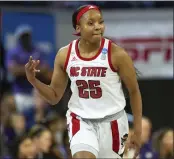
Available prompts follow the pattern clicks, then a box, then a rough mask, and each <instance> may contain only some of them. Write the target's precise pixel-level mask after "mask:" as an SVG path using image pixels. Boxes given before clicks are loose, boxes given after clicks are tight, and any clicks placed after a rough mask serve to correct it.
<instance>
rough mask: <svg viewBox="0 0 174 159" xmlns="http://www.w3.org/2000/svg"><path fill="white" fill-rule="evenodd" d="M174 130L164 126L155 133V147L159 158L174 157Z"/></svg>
mask: <svg viewBox="0 0 174 159" xmlns="http://www.w3.org/2000/svg"><path fill="white" fill-rule="evenodd" d="M173 136H174V131H173V129H171V128H163V129H161V130H159V131H157V132H155V133H154V135H153V147H154V149H155V151H156V152H157V153H158V159H161V158H165V159H173V158H174V152H173V148H174V147H173V146H174V144H173V142H174V137H173Z"/></svg>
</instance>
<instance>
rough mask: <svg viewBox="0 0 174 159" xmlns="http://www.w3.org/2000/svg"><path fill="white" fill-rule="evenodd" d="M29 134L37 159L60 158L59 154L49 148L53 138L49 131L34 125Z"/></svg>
mask: <svg viewBox="0 0 174 159" xmlns="http://www.w3.org/2000/svg"><path fill="white" fill-rule="evenodd" d="M29 134H30V136H31V138H32V141H33V143H34V145H35V150H36V153H37V158H38V159H39V158H42V159H50V158H51V159H60V158H61V156H60V154H59V152H58V151H56V150H55V149H53V148H52V147H51V146H52V144H53V141H52V140H53V137H52V134H51V132H50V130H49V129H47V128H45V127H43V126H41V125H35V126H34V127H32V129H31V130H30V133H29Z"/></svg>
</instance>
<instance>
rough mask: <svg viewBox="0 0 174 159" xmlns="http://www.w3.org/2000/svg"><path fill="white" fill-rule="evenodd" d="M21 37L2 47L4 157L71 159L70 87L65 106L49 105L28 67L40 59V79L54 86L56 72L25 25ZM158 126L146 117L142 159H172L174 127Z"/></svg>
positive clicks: (0, 124) (20, 29)
mask: <svg viewBox="0 0 174 159" xmlns="http://www.w3.org/2000/svg"><path fill="white" fill-rule="evenodd" d="M15 37H16V40H17V43H16V44H17V45H16V46H15V48H13V49H10V50H5V49H3V47H2V46H3V45H2V43H1V51H0V53H1V55H0V57H3V58H1V60H2V61H1V75H2V76H1V77H2V78H1V86H2V93H1V96H0V99H1V100H0V107H1V120H0V131H1V136H0V141H1V154H0V155H1V157H2V158H3V159H23V158H26V159H27V158H28V159H29V158H31V159H71V158H72V157H71V153H70V149H69V139H68V130H67V125H66V116H65V113H66V110H67V102H68V100H69V97H70V95H71V92H70V89H69V88H67V90H66V92H65V95H64V97H63V98H62V100H61V102H60V103H59V104H57V105H56V106H50V105H48V104H47V103H46V102H45V101H44V100H43V99H42V97H41V96H40V95H39V94H38V92H37V90H35V89H34V88H33V87H32V86H31V85H30V84H29V82H28V81H27V79H26V76H25V69H24V65H25V64H26V63H27V61H28V59H29V56H30V55H32V56H33V58H34V59H39V60H40V70H41V73H39V75H38V77H37V78H39V79H40V80H42V81H43V82H44V83H49V82H50V79H51V75H52V69H51V68H50V67H49V65H48V64H47V61H46V57H44V53H43V51H42V50H39V49H38V48H37V46H35V45H34V44H33V43H32V31H31V28H30V27H28V26H27V25H23V26H19V27H18V28H17V29H16V32H15ZM129 124H130V133H129V136H128V140H127V142H129V138H130V137H131V135H132V133H133V127H132V118H129ZM152 127H153V123H152V122H151V120H150V119H149V118H147V117H143V120H142V148H141V151H140V154H139V158H141V159H145V158H153V159H160V158H165V159H172V158H173V157H174V154H173V142H174V139H173V135H174V131H173V129H171V128H161V129H160V130H157V131H155V132H153V133H152ZM122 140H125V139H124V138H123V139H122ZM132 153H133V150H130V149H129V150H128V149H126V151H125V154H124V157H125V158H129V157H130V156H131V155H132Z"/></svg>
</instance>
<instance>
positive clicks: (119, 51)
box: [111, 42, 130, 64]
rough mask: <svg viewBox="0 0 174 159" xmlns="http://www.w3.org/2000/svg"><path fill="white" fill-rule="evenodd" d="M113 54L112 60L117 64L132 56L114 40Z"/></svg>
mask: <svg viewBox="0 0 174 159" xmlns="http://www.w3.org/2000/svg"><path fill="white" fill-rule="evenodd" d="M111 56H112V61H113V62H114V63H117V64H119V63H120V62H123V60H126V59H127V58H130V57H129V55H128V53H127V52H126V50H125V49H124V48H122V47H120V46H118V45H117V44H115V43H114V42H111Z"/></svg>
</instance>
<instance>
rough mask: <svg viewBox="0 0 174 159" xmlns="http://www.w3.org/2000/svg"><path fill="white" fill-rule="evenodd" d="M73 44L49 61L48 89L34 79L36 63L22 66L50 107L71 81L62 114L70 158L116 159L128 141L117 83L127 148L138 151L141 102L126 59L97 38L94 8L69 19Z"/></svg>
mask: <svg viewBox="0 0 174 159" xmlns="http://www.w3.org/2000/svg"><path fill="white" fill-rule="evenodd" d="M72 22H73V27H74V28H75V30H76V32H77V33H76V35H79V36H80V38H79V39H78V40H74V41H72V42H71V43H70V44H69V45H67V46H65V47H63V48H61V49H60V50H59V51H58V53H57V55H56V58H55V65H54V73H53V76H52V81H51V84H50V85H45V84H44V83H42V82H40V81H39V80H38V79H36V78H35V74H36V72H40V70H37V69H36V67H37V66H38V64H39V60H33V59H32V57H30V59H29V61H28V63H27V64H26V65H25V69H26V75H27V78H28V80H29V82H30V83H31V84H32V85H33V87H35V88H36V89H37V90H38V91H39V93H40V94H41V95H42V96H43V98H45V100H46V101H48V102H49V103H50V104H53V105H54V104H56V103H58V102H59V100H60V99H61V98H62V96H63V94H64V91H65V88H66V86H67V82H68V78H70V80H71V90H72V96H71V99H70V101H69V104H68V107H69V110H68V112H67V124H68V130H69V139H70V148H71V152H72V156H73V158H93V159H95V158H121V156H122V155H123V152H124V147H125V141H126V138H127V136H128V120H127V116H126V113H125V111H124V107H125V105H126V102H125V97H124V94H123V90H122V85H121V80H122V81H123V82H124V84H125V85H126V87H127V89H128V91H129V95H130V101H131V107H132V112H133V115H134V134H133V135H132V138H131V140H130V146H131V147H134V149H135V150H136V151H135V152H136V153H135V155H134V158H135V157H136V156H137V155H138V152H139V149H140V136H141V118H142V101H141V94H140V91H139V86H138V83H137V79H136V72H135V69H134V66H133V63H132V61H131V58H130V57H129V56H128V54H127V53H126V52H125V51H124V49H122V48H121V47H119V46H117V45H116V44H114V43H113V42H112V41H111V40H108V39H105V38H104V37H103V33H104V28H105V25H104V21H103V17H102V13H101V11H100V9H99V8H98V7H97V6H93V5H85V6H82V7H80V8H79V9H77V10H76V11H75V12H74V14H73V16H72Z"/></svg>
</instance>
